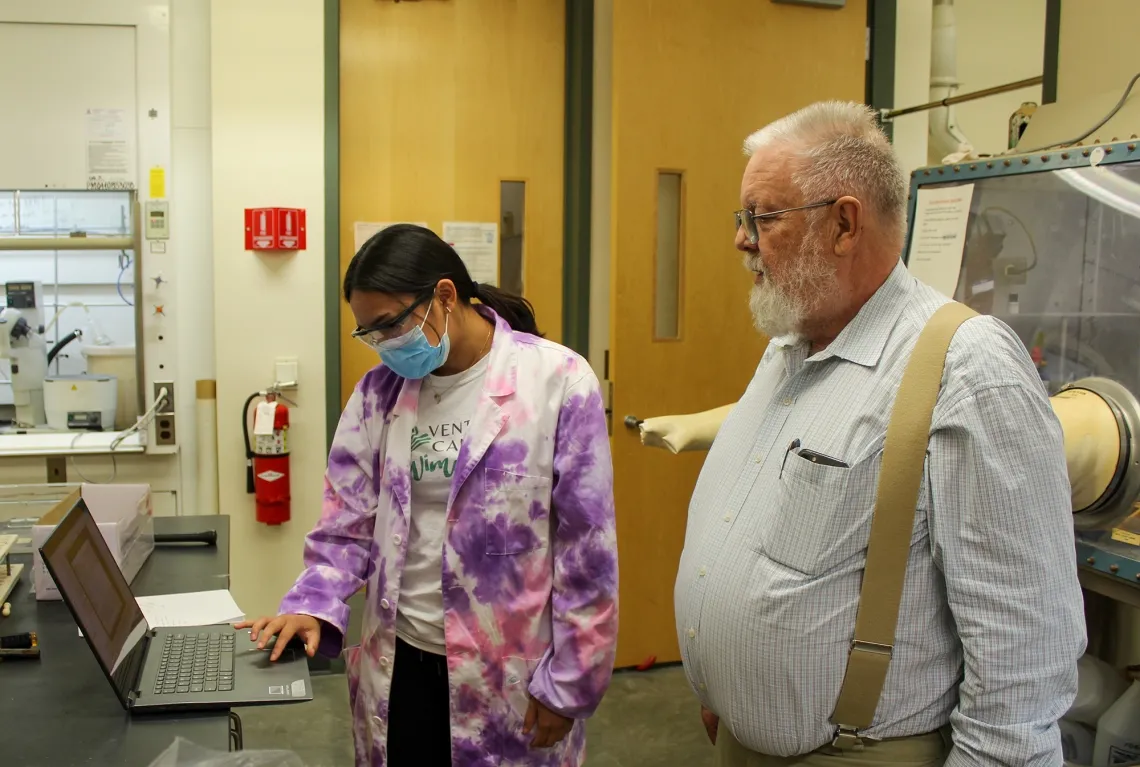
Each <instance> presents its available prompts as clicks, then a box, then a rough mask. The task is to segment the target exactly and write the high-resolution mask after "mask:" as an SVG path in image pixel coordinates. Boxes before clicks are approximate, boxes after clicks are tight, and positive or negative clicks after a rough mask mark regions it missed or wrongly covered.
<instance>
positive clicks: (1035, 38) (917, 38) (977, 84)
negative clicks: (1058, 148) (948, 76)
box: [894, 0, 1045, 172]
mask: <svg viewBox="0 0 1140 767" xmlns="http://www.w3.org/2000/svg"><path fill="white" fill-rule="evenodd" d="M954 13H955V17H956V19H957V28H958V80H959V82H960V83H961V85H960V87H959V92H961V93H967V92H969V91H975V90H980V89H982V88H989V87H991V86H994V85H1001V84H1003V83H1008V82H1013V81H1015V80H1022V79H1025V78H1027V77H1034V76H1036V75H1039V74H1041V70H1042V65H1043V60H1044V50H1045V0H1001V2H993V0H955V3H954ZM930 25H931V0H900V2H899V3H898V20H897V26H896V34H895V40H896V48H895V106H896V107H908V106H914V105H916V104H922V103H924V102H926V101H929V100H930ZM1024 101H1036V102H1038V103H1040V102H1041V88H1040V87H1039V86H1038V87H1034V88H1023V89H1021V90H1017V91H1013V92H1011V93H1005V94H1001V95H999V96H990V97H988V98H985V99H980V100H978V101H973V102H970V103H967V104H961V105H959V106H958V107H956V109H957V111H958V123H959V126H960V127H961V129H962V131H963V132H964V133H965V134H966V136H967V138H969V139H970V141H971V143H972V144H973V145H974V148H975V150H977V151H978V152H981V153H988V154H997V153H1000V152H1004V151H1005V150H1006V146H1007V143H1008V140H1007V138H1008V135H1009V128H1008V125H1009V116H1010V115H1011V114H1012V113H1013V112H1014V110H1016V109H1017V108H1018V107H1019V106H1021V104H1022V102H1024ZM928 121H929V120H928V115H927V114H926V113H919V114H915V115H908V116H906V117H901V118H899V119H898V120H896V121H895V128H894V130H895V147H896V149H897V151H898V152H899V156H900V157H901V158H902V161H903V165H904V167H905V169H906V170H907V172H910V171H911V170H914V169H915V168H919V167H923V166H925V165H927V164H928V159H927V141H926V131H927V125H928ZM939 159H940V158H939Z"/></svg>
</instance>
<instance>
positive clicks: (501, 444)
mask: <svg viewBox="0 0 1140 767" xmlns="http://www.w3.org/2000/svg"><path fill="white" fill-rule="evenodd" d="M482 311H484V313H486V314H487V315H488V316H491V313H490V312H488V311H487V310H486V309H483V310H482ZM495 319H496V332H495V340H494V342H493V344H492V346H491V352H490V363H489V369H488V372H487V376H486V379H485V381H484V387H483V393H482V396H481V398H480V400H479V406H478V408H477V410H476V412H475V413H474V415H473V417H472V419H471V431H470V432H469V434H468V436H467V437H466V439H465V440H464V442H463V445H462V447H461V450H460V453H459V458H458V462H457V467H456V471H455V474H454V476H453V479H452V488H451V503H450V509H449V512H448V525H449V531H448V534H447V537H446V542H445V544H444V550H443V604H444V613H445V615H444V632H445V636H446V643H447V666H448V670H449V684H450V688H451V751H452V764H453V766H454V767H498V765H530V766H533V767H539V766H540V765H541V766H543V767H577V766H578V765H581V764H582V762H583V759H584V757H585V722H584V721H583V720H584V719H585V718H586V717H588V716H590V714H592V713H593V712H594V709H595V708H597V706H598V703H599V702H600V701H601V699H602V695H603V693H605V691H606V688H607V687H608V685H609V682H610V676H611V672H612V669H613V662H614V650H615V645H616V641H617V593H618V585H617V545H616V541H615V536H614V505H613V467H612V463H611V460H610V448H609V438H608V434H607V428H606V416H605V410H604V406H603V404H602V398H601V391H600V388H599V384H598V380H597V378H596V377H595V375H594V373H593V372H592V371H591V369H590V367H589V365H588V364H587V363H586V362H585V361H584V360H583V359H582V358H581V357H579V356H578V355H576V354H574V353H573V352H571V351H570V350H568V349H566V348H564V347H562V346H559V345H557V344H554V343H551V342H549V341H544V340H542V339H539V338H535V337H534V336H530V335H525V334H522V333H515V332H514V331H512V330H511V328H510V327H509V326H508V325H507V324H506V323H505V322H504V321H503V320H502V319H499V318H497V317H495ZM419 387H420V385H419V382H418V381H410V380H404V379H402V378H399V377H398V376H396V375H395V374H393V373H392V372H391V371H390V370H388V369H387V368H386V367H384V366H380V367H377V368H374V369H373V370H371V371H370V372H369V373H368V374H367V375H365V376H364V378H363V379H361V381H360V383H359V384H358V385H357V387H356V390H355V392H353V395H352V397H351V398H350V400H349V402H348V406H347V407H346V408H345V410H344V414H343V415H342V416H341V420H340V426H339V427H338V429H337V432H336V438H335V439H334V441H333V446H332V449H331V451H330V453H329V463H328V472H327V474H326V477H325V492H324V507H323V511H322V514H321V520H320V522H318V523H317V526H316V528H315V529H314V530H313V531H312V532H311V533H310V534H309V536H308V538H307V539H306V543H305V554H304V561H305V570H304V572H303V573H302V574H301V576H300V577H299V578H298V579H297V582H296V584H294V586H293V588H292V589H291V590H290V591H289V593H288V594H287V595H286V596H285V599H284V600H283V601H282V603H281V612H282V613H303V614H307V615H312V616H314V617H316V618H318V619H320V620H321V621H323V622H324V625H323V626H322V631H321V651H322V652H323V653H325V654H329V655H335V654H337V653H338V652H340V651H341V646H342V642H343V634H344V631H345V629H346V627H347V625H348V612H349V610H348V606H347V605H346V604H345V602H346V600H347V599H348V598H349V597H351V596H352V595H353V594H355V593H356V592H357V591H358V590H359V589H360V588H361V587H362V586H366V588H367V598H366V603H367V607H366V613H365V616H364V621H363V632H362V638H361V644H360V645H359V646H356V647H350V648H348V649H347V650H346V651H345V659H346V662H347V666H348V677H349V692H350V697H351V705H352V713H353V732H354V737H355V742H356V763H357V765H361V766H362V765H369V767H377V766H379V765H384V764H385V761H386V759H385V752H386V743H387V726H388V725H387V720H388V695H389V690H390V688H391V685H392V668H393V656H394V654H395V650H396V632H395V623H396V606H397V604H398V603H399V598H400V574H401V572H402V570H403V565H404V559H405V555H406V546H407V540H408V533H409V521H410V519H411V513H412V510H411V508H410V498H411V487H410V476H409V463H410V461H411V435H412V427H413V426H414V425H415V422H416V405H417V402H418V398H419ZM531 695H533V696H534V697H535V698H537V699H538V700H539V701H541V702H542V703H544V704H545V705H546V706H548V707H549V708H551V709H552V710H554V711H557V712H560V713H562V714H563V715H565V716H569V717H572V718H574V719H575V720H577V721H575V723H574V728H573V730H572V731H571V732H570V734H569V735H567V736H566V738H565V739H564V740H563V741H562V742H561V743H559V744H558V745H556V746H554V747H553V748H549V749H531V748H530V746H529V743H530V736H527V735H524V734H523V732H522V727H523V717H524V716H525V714H526V710H527V705H528V703H529V697H530V696H531Z"/></svg>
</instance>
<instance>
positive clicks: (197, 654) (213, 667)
mask: <svg viewBox="0 0 1140 767" xmlns="http://www.w3.org/2000/svg"><path fill="white" fill-rule="evenodd" d="M234 636H235V634H234V632H233V631H228V632H226V633H225V634H210V633H201V634H167V635H166V641H165V642H163V645H162V662H161V663H160V664H159V667H158V677H157V678H156V679H155V682H154V694H155V695H174V694H178V693H192V692H229V691H231V690H233V689H234Z"/></svg>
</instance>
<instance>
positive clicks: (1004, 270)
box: [994, 254, 1030, 285]
mask: <svg viewBox="0 0 1140 767" xmlns="http://www.w3.org/2000/svg"><path fill="white" fill-rule="evenodd" d="M1029 269H1030V266H1029V261H1028V260H1027V259H1026V258H1024V257H1022V256H1013V255H1009V256H1007V255H1005V254H1002V255H1000V256H998V257H997V258H995V259H994V274H996V275H999V276H1000V278H1001V279H1003V280H1004V282H1005V284H1006V285H1024V284H1025V275H1026V274H1028V273H1029Z"/></svg>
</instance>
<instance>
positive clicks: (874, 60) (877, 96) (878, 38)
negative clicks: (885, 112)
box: [863, 0, 898, 139]
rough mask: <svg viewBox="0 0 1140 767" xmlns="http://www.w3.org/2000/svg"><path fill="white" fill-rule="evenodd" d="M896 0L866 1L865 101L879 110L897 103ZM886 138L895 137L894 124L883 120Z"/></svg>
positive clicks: (889, 107) (890, 107)
mask: <svg viewBox="0 0 1140 767" xmlns="http://www.w3.org/2000/svg"><path fill="white" fill-rule="evenodd" d="M897 16H898V7H897V5H896V0H867V42H868V55H867V63H866V79H865V89H864V90H865V94H864V96H863V100H864V102H865V103H866V104H868V105H869V106H871V107H873V108H874V109H875V110H876V111H878V110H881V109H892V108H893V107H894V105H895V28H896V25H897ZM883 130H884V131H885V132H886V134H887V138H892V139H893V138H894V136H893V135H892V134H893V127H892V125H891V123H889V122H887V123H883Z"/></svg>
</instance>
